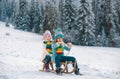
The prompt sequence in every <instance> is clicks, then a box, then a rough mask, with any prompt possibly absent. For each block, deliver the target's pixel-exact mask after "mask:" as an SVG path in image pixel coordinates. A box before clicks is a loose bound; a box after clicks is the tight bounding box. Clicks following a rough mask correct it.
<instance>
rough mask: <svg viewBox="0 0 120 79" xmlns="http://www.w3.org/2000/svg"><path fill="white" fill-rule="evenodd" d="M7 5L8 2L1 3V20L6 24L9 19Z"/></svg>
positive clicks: (6, 0)
mask: <svg viewBox="0 0 120 79" xmlns="http://www.w3.org/2000/svg"><path fill="white" fill-rule="evenodd" d="M7 3H8V0H2V1H0V20H1V21H4V22H5V20H6V17H7V13H6V8H7V6H8V5H7Z"/></svg>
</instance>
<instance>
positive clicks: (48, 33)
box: [43, 30, 52, 40]
mask: <svg viewBox="0 0 120 79" xmlns="http://www.w3.org/2000/svg"><path fill="white" fill-rule="evenodd" d="M46 35H49V36H50V37H51V40H52V35H51V33H50V31H49V30H46V31H45V33H44V34H43V39H44V37H45V36H46Z"/></svg>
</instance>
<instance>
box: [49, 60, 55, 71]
mask: <svg viewBox="0 0 120 79" xmlns="http://www.w3.org/2000/svg"><path fill="white" fill-rule="evenodd" d="M50 66H51V68H52V70H53V71H54V67H53V62H52V61H51V62H50Z"/></svg>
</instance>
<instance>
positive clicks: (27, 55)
mask: <svg viewBox="0 0 120 79" xmlns="http://www.w3.org/2000/svg"><path fill="white" fill-rule="evenodd" d="M41 52H42V36H40V35H37V34H34V33H29V32H24V31H19V30H15V29H13V26H12V25H10V27H5V23H3V22H0V79H48V78H49V79H56V78H57V79H120V48H108V47H85V46H84V47H83V46H73V47H72V50H71V51H70V54H69V55H71V56H74V57H76V59H77V62H78V66H79V67H80V72H81V73H83V74H84V75H83V76H77V75H75V74H63V76H58V75H56V74H55V73H47V72H40V71H39V69H40V68H42V63H41V61H40V58H41Z"/></svg>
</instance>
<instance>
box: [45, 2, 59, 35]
mask: <svg viewBox="0 0 120 79" xmlns="http://www.w3.org/2000/svg"><path fill="white" fill-rule="evenodd" d="M57 17H58V16H57V10H56V7H55V3H54V2H53V1H51V2H50V1H47V2H46V5H45V10H44V21H43V32H44V31H45V30H50V31H51V33H52V34H54V30H55V28H56V27H57V26H58V20H57Z"/></svg>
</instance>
